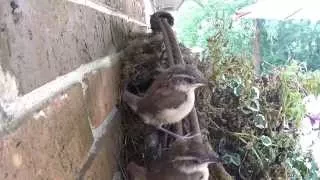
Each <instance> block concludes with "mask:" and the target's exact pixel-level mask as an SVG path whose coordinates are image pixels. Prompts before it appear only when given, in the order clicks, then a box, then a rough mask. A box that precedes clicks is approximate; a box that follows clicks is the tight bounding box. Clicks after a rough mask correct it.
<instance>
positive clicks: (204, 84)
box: [197, 78, 209, 87]
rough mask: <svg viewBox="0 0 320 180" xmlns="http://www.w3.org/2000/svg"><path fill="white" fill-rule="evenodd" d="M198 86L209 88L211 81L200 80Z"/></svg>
mask: <svg viewBox="0 0 320 180" xmlns="http://www.w3.org/2000/svg"><path fill="white" fill-rule="evenodd" d="M197 85H198V86H199V87H200V86H208V85H209V81H208V80H207V79H205V78H201V79H199V80H198V82H197Z"/></svg>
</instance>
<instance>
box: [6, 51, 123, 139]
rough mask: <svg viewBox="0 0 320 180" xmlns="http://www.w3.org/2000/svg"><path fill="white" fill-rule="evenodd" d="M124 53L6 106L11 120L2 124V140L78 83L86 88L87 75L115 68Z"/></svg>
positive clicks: (51, 83)
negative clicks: (25, 119) (31, 115)
mask: <svg viewBox="0 0 320 180" xmlns="http://www.w3.org/2000/svg"><path fill="white" fill-rule="evenodd" d="M122 53H123V52H119V53H115V54H111V55H109V56H106V57H103V58H100V59H98V60H95V61H93V62H90V63H87V64H83V65H81V66H80V67H78V68H77V69H76V70H74V71H72V72H69V73H67V74H65V75H62V76H58V77H57V78H56V79H55V80H52V81H50V82H48V83H46V84H44V85H42V86H40V87H38V88H37V89H34V90H33V91H31V92H29V93H27V94H25V95H23V96H21V97H18V98H17V99H16V100H15V101H13V102H11V103H8V104H5V105H4V107H3V110H4V112H5V114H6V115H7V116H8V117H9V118H8V119H5V120H2V121H3V122H2V123H0V138H1V137H2V136H4V135H6V134H9V133H10V132H12V131H14V130H15V129H16V128H18V127H19V126H20V124H21V123H22V121H23V117H24V116H25V115H27V114H29V113H33V112H36V111H37V110H40V108H41V107H42V106H44V105H45V104H46V103H48V102H49V101H50V100H51V99H52V98H54V97H55V96H57V95H58V94H59V93H61V92H63V91H65V90H67V89H68V88H70V87H71V86H73V85H75V84H77V83H80V84H81V85H82V88H85V87H86V84H85V83H84V82H83V79H84V78H85V77H86V75H87V74H89V73H90V72H94V71H96V70H99V69H104V68H111V67H113V66H114V65H116V63H117V62H119V60H120V56H121V54H122ZM84 92H85V90H84Z"/></svg>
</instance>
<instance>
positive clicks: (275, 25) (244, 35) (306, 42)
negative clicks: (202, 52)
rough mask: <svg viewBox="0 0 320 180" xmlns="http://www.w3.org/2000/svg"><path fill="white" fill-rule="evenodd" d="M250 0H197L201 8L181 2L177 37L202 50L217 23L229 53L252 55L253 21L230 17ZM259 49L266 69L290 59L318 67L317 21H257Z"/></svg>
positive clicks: (319, 25) (319, 28)
mask: <svg viewBox="0 0 320 180" xmlns="http://www.w3.org/2000/svg"><path fill="white" fill-rule="evenodd" d="M253 2H254V1H253V0H225V1H221V0H208V1H201V3H202V4H203V7H201V6H199V5H198V4H197V3H195V2H194V1H185V3H184V4H183V6H182V7H181V8H180V9H179V12H178V15H177V17H176V27H177V28H176V30H177V35H178V38H179V40H180V41H181V42H183V43H184V44H185V45H186V46H187V47H190V48H192V47H201V48H204V49H206V47H207V40H208V39H209V38H211V37H212V36H213V35H214V34H216V33H217V31H219V30H220V28H221V26H224V27H223V28H225V31H224V33H225V34H226V36H227V40H228V44H227V45H226V46H225V50H226V51H227V52H228V53H232V54H241V55H247V56H248V57H251V56H252V49H253V47H252V41H253V37H254V32H255V27H254V20H248V19H241V20H237V21H233V20H232V16H233V15H234V14H235V12H236V10H239V9H240V8H242V7H244V6H246V5H249V4H252V3H253ZM259 28H260V31H261V37H260V39H261V40H260V41H261V44H260V48H261V52H262V53H261V56H262V59H263V61H264V62H263V64H262V66H263V69H264V71H267V70H268V69H270V68H269V67H268V65H265V64H266V63H270V64H273V65H286V64H288V63H289V62H290V60H292V59H294V60H298V61H301V62H305V63H306V65H307V68H308V69H310V70H315V69H319V68H320V23H319V22H310V21H307V20H290V21H276V20H261V26H260V27H259Z"/></svg>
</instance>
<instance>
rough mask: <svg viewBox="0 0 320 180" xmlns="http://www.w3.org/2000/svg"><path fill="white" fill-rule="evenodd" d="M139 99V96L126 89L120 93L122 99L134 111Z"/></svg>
mask: <svg viewBox="0 0 320 180" xmlns="http://www.w3.org/2000/svg"><path fill="white" fill-rule="evenodd" d="M140 99H141V97H139V96H137V95H135V94H132V93H131V92H129V91H128V90H125V91H124V92H123V95H122V100H123V101H124V102H126V103H127V104H128V105H129V106H130V108H131V109H132V110H133V111H134V112H136V111H137V109H138V107H137V104H138V102H139V101H140Z"/></svg>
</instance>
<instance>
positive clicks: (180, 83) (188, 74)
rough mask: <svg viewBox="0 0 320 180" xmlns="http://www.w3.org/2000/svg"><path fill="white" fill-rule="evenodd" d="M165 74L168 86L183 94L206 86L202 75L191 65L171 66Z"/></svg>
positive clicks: (206, 82)
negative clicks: (170, 85)
mask: <svg viewBox="0 0 320 180" xmlns="http://www.w3.org/2000/svg"><path fill="white" fill-rule="evenodd" d="M166 74H167V80H168V81H169V82H170V84H172V85H173V86H174V87H175V88H176V89H177V90H180V91H184V92H187V91H190V90H195V89H196V88H198V87H200V86H205V85H207V84H208V81H207V80H206V79H205V78H204V76H203V74H202V73H201V72H200V71H199V70H198V69H197V68H196V67H194V66H192V65H175V66H172V67H171V68H169V69H168V70H167V72H166Z"/></svg>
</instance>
